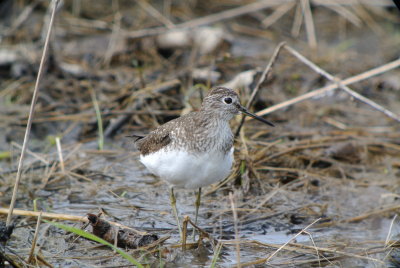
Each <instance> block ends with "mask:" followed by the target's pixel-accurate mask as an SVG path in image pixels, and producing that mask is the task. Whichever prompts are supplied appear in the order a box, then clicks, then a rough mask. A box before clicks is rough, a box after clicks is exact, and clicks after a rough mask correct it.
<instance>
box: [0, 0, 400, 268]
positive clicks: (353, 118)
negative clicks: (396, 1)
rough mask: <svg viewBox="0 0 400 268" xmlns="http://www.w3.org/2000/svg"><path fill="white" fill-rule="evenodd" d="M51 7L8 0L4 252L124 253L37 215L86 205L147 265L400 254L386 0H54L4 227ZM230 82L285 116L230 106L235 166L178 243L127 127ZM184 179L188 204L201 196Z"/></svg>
mask: <svg viewBox="0 0 400 268" xmlns="http://www.w3.org/2000/svg"><path fill="white" fill-rule="evenodd" d="M53 2H55V1H53ZM360 2H362V4H360ZM51 13H52V6H51V5H49V3H48V2H47V1H23V0H21V1H11V0H9V1H3V2H2V3H0V18H1V19H0V21H1V25H0V27H1V34H0V35H1V37H0V38H1V39H0V139H1V142H0V220H1V221H0V266H2V265H6V263H9V264H7V265H11V266H13V267H29V266H34V265H36V266H43V267H44V266H48V267H60V266H63V267H95V266H96V267H123V266H127V265H128V264H129V263H128V262H127V261H126V260H125V259H123V258H122V257H121V256H120V255H118V254H117V253H115V252H113V250H112V249H110V248H107V247H104V246H103V245H101V244H98V243H96V242H94V241H89V240H86V239H84V238H81V237H77V236H75V235H72V234H69V233H66V232H64V231H62V230H60V229H57V228H56V227H54V226H53V225H50V224H48V223H44V222H42V223H41V224H39V223H40V220H37V217H39V218H40V217H42V218H45V219H51V220H58V221H62V222H63V223H65V224H70V225H72V224H73V225H74V226H76V227H82V228H87V230H88V231H91V229H90V228H91V227H88V225H89V222H90V223H91V224H92V225H93V228H94V233H95V234H98V235H100V236H102V233H103V231H104V233H105V235H104V237H103V238H104V239H106V240H107V241H109V242H110V243H112V244H113V243H115V245H119V246H122V247H123V248H124V249H126V250H127V251H128V253H130V254H131V255H133V256H134V257H135V258H136V259H137V260H138V261H139V262H140V263H142V264H143V265H147V266H149V267H158V266H160V267H163V265H165V266H166V267H188V266H187V265H189V264H188V263H190V265H191V266H190V267H209V266H221V267H230V266H238V267H239V266H250V267H251V266H253V267H269V266H280V267H310V266H315V267H356V266H357V267H385V266H388V267H399V265H400V261H399V260H400V257H399V254H400V253H399V251H398V239H399V232H400V224H399V219H398V218H397V213H398V211H399V209H400V202H399V197H400V192H399V189H400V187H399V183H400V180H399V178H400V131H399V130H400V125H399V122H400V117H399V114H400V70H399V66H400V59H399V58H398V57H399V49H398V48H399V44H400V31H399V25H400V16H399V10H397V9H396V8H395V6H394V5H393V3H392V2H391V1H387V0H386V1H382V0H379V1H378V0H365V1H341V0H329V1H317V0H299V1H290V0H287V1H273V0H265V1H255V2H248V1H245V2H240V3H239V2H238V1H230V0H225V1H151V2H150V1H144V0H140V1H117V0H114V1H79V0H74V1H61V3H60V4H59V6H58V8H57V12H56V13H55V23H54V25H53V26H52V36H51V38H50V39H49V41H50V42H49V47H48V48H49V52H48V55H47V62H46V64H45V65H44V66H43V76H42V79H41V81H40V85H39V88H38V89H39V94H38V99H37V103H36V105H35V112H34V113H33V114H32V129H31V132H30V135H29V136H30V140H29V144H28V147H27V148H26V153H25V159H24V161H23V165H22V169H21V170H20V171H19V172H20V173H21V182H20V186H19V191H18V194H17V196H16V205H15V206H16V208H18V209H15V210H14V217H13V218H12V223H13V224H14V225H15V227H14V230H13V233H12V235H11V237H9V234H10V230H11V229H12V227H11V225H7V226H6V225H5V223H4V224H3V220H4V222H5V220H6V214H7V213H8V212H9V209H8V207H9V206H10V202H11V199H12V198H11V196H12V192H13V187H14V184H15V177H16V174H17V173H18V172H17V166H18V159H19V157H20V153H21V148H23V145H22V144H23V138H24V133H25V128H26V125H27V122H28V114H29V105H30V103H31V100H32V91H33V88H34V85H35V83H36V81H37V80H36V77H37V74H38V66H39V62H40V59H41V56H42V50H43V46H44V42H45V39H46V34H47V33H48V29H49V26H51V20H50V15H51ZM282 41H283V42H285V43H280V42H282ZM222 84H223V85H226V86H230V87H233V88H235V89H237V90H238V91H239V92H240V96H241V99H242V102H243V103H244V104H247V106H248V107H249V108H250V109H251V110H253V111H255V112H257V113H258V114H259V115H265V116H268V119H269V120H270V121H272V122H274V123H275V125H276V126H277V127H275V128H273V129H271V128H266V127H265V126H264V125H260V124H257V122H253V121H251V120H247V121H245V120H242V121H241V119H240V118H238V119H237V120H236V121H235V122H232V125H233V129H234V130H237V131H236V134H237V138H236V151H235V159H236V162H235V166H234V167H233V172H232V174H231V176H230V177H229V178H227V179H226V180H224V181H223V182H221V183H219V184H217V185H213V186H210V187H208V188H207V189H206V191H205V194H204V198H203V200H204V204H203V205H202V208H201V209H200V219H199V226H195V225H194V224H193V223H192V222H191V220H190V218H187V217H186V218H185V220H184V226H187V228H189V229H190V228H196V229H197V230H198V231H197V233H198V234H199V235H198V236H197V237H198V239H197V241H196V242H194V243H192V242H191V240H190V239H189V238H188V242H187V244H186V245H181V244H180V243H178V242H177V240H178V236H177V234H178V232H177V230H176V227H175V226H174V220H173V217H172V216H170V208H169V206H168V191H167V187H166V185H164V184H163V183H162V182H160V181H159V180H157V179H155V178H153V177H151V176H150V175H149V174H148V173H147V171H146V170H144V169H143V167H142V166H140V164H139V163H138V161H137V159H138V157H137V155H138V154H137V152H136V151H135V148H134V146H133V144H132V142H131V140H130V139H129V138H127V136H128V135H132V134H133V133H136V134H142V133H147V132H148V131H149V130H150V129H152V128H154V127H156V126H158V125H159V124H162V123H164V122H167V121H168V120H171V119H173V118H175V117H177V116H179V115H181V114H183V113H187V112H189V111H191V110H193V109H196V108H198V107H199V105H200V103H201V99H202V97H203V96H204V95H205V94H206V93H207V90H208V88H209V87H211V86H213V85H222ZM243 123H244V124H243ZM178 194H179V197H178V205H179V206H178V208H179V209H180V212H181V213H182V215H189V216H192V215H193V213H194V206H193V205H192V204H193V203H194V196H193V195H192V194H191V193H187V192H179V193H178ZM100 214H101V215H102V216H101V217H100ZM87 215H89V216H87ZM88 221H89V222H88ZM74 222H75V223H74ZM77 222H78V223H77ZM104 226H106V227H107V228H105V229H107V230H105V229H101V230H100V231H99V229H96V228H100V227H101V228H103V227H104ZM10 228H11V229H10ZM187 231H189V230H187ZM145 232H149V233H150V234H145ZM189 233H191V232H189ZM116 234H118V235H116ZM169 236H171V237H169ZM158 238H160V239H158ZM118 239H119V240H120V241H119V240H118ZM146 239H148V241H147V242H146V243H144V244H143V243H142V242H143V241H144V240H146ZM157 239H158V240H157ZM128 245H129V246H128ZM138 247H139V248H138Z"/></svg>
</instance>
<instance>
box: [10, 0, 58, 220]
mask: <svg viewBox="0 0 400 268" xmlns="http://www.w3.org/2000/svg"><path fill="white" fill-rule="evenodd" d="M59 2H60V0H53V1H52V2H51V4H52V5H53V10H52V13H51V17H50V23H49V29H48V31H47V36H46V40H45V42H44V48H43V54H42V58H41V60H40V65H39V71H38V75H37V78H36V84H35V89H34V91H33V96H32V103H31V107H30V109H29V117H28V123H27V125H26V131H25V137H24V143H23V144H22V151H21V156H20V158H19V162H18V171H17V176H16V178H15V184H14V190H13V194H12V197H11V203H10V210H9V212H8V215H7V221H6V225H10V223H11V218H12V215H13V210H14V206H15V201H16V198H17V193H18V186H19V181H20V180H21V171H22V164H23V161H24V157H25V151H26V147H27V145H28V141H29V134H30V132H31V126H32V118H33V112H34V110H35V104H36V101H37V97H38V92H39V84H40V81H41V79H42V76H43V69H44V63H45V60H46V56H47V51H48V48H49V40H50V34H51V29H52V28H53V23H54V17H55V14H56V10H57V5H58V3H59Z"/></svg>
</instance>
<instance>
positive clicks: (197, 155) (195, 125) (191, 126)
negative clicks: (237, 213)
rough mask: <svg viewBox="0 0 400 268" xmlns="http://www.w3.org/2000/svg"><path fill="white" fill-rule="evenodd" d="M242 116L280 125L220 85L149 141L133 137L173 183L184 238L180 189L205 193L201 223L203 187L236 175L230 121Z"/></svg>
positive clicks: (150, 165)
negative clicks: (197, 106) (250, 109)
mask: <svg viewBox="0 0 400 268" xmlns="http://www.w3.org/2000/svg"><path fill="white" fill-rule="evenodd" d="M239 112H241V113H243V114H245V115H248V116H251V117H253V118H255V119H258V120H259V121H261V122H263V123H265V124H268V125H270V126H274V125H273V124H272V123H270V122H269V121H267V120H265V119H263V118H261V117H258V116H256V115H254V114H252V113H250V112H248V111H247V110H246V108H244V107H243V106H242V105H241V104H240V101H239V97H238V95H237V94H236V92H235V91H233V90H232V89H229V88H225V87H216V88H214V89H212V90H211V91H210V92H209V94H208V95H207V97H205V98H204V101H203V103H202V106H201V109H200V110H199V111H197V112H191V113H189V114H186V115H183V116H181V117H179V118H176V119H174V120H171V121H169V122H167V123H165V124H164V125H161V126H159V127H158V128H156V129H155V130H153V131H152V132H150V133H149V134H148V135H147V136H145V137H141V136H136V135H134V136H133V137H135V138H136V141H135V143H136V145H137V148H138V149H139V151H140V153H141V154H140V161H141V162H142V163H143V164H144V165H145V166H146V167H147V169H148V170H149V171H150V172H151V173H153V174H154V175H156V176H158V177H160V178H161V179H163V180H165V181H167V182H168V183H169V185H170V199H171V206H172V210H173V213H174V216H175V218H176V221H177V224H178V228H179V233H180V235H181V238H182V230H181V226H180V221H179V218H178V212H177V209H176V199H175V195H174V187H176V188H185V189H197V188H198V189H199V190H198V194H197V198H196V202H195V206H196V214H195V222H197V215H198V211H199V206H200V198H201V187H204V186H207V185H210V184H212V183H215V182H218V181H221V180H223V179H225V178H226V177H227V176H228V175H229V174H230V172H231V167H232V163H233V134H232V131H231V128H230V126H229V121H230V120H231V119H232V118H233V117H234V116H235V115H237V114H239Z"/></svg>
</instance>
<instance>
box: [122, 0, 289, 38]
mask: <svg viewBox="0 0 400 268" xmlns="http://www.w3.org/2000/svg"><path fill="white" fill-rule="evenodd" d="M291 1H292V0H269V1H257V2H254V3H251V4H248V5H244V6H240V7H237V8H233V9H229V10H226V11H222V12H219V13H215V14H211V15H208V16H205V17H201V18H197V19H194V20H191V21H187V22H183V23H180V24H176V25H175V29H177V28H179V29H182V28H195V27H199V26H203V25H207V24H212V23H215V22H218V21H222V20H227V19H232V18H235V17H238V16H242V15H245V14H248V13H251V12H255V11H260V10H262V9H266V8H269V7H272V6H276V5H281V4H283V3H287V2H291ZM167 30H168V28H166V27H157V28H150V29H142V30H138V31H133V32H125V36H126V37H129V38H140V37H145V36H151V35H157V34H161V33H164V32H165V31H167Z"/></svg>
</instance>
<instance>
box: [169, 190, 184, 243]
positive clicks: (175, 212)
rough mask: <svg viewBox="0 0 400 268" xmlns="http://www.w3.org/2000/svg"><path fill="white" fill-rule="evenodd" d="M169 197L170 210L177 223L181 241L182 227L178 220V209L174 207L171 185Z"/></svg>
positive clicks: (174, 199) (174, 200)
mask: <svg viewBox="0 0 400 268" xmlns="http://www.w3.org/2000/svg"><path fill="white" fill-rule="evenodd" d="M169 199H170V200H171V207H172V212H173V213H174V216H175V220H176V223H177V224H178V229H179V236H180V238H181V241H182V240H183V236H182V228H181V224H180V222H179V217H178V210H177V209H176V198H175V195H174V188H173V187H171V188H170V195H169Z"/></svg>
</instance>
